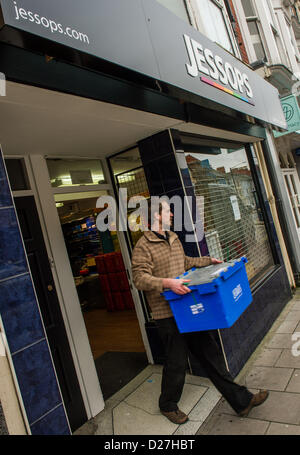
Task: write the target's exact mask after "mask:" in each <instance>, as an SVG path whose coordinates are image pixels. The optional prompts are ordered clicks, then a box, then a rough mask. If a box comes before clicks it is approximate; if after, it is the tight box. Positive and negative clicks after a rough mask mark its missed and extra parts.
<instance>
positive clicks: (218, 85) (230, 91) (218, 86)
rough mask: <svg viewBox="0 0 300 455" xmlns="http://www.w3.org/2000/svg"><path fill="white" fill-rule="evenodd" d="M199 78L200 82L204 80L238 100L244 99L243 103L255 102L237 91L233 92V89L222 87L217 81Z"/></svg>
mask: <svg viewBox="0 0 300 455" xmlns="http://www.w3.org/2000/svg"><path fill="white" fill-rule="evenodd" d="M200 79H201V81H202V82H205V84H208V85H211V86H212V87H215V88H217V89H219V90H222V91H223V92H226V93H228V94H229V95H232V96H235V97H236V98H239V99H240V100H242V101H245V103H248V104H251V105H252V106H255V104H254V103H253V102H252V101H250V100H248V98H245V97H244V96H242V95H240V94H239V93H236V92H234V91H233V90H230V89H229V88H226V87H223V85H220V84H217V82H214V81H211V80H210V79H207V77H204V76H201V77H200Z"/></svg>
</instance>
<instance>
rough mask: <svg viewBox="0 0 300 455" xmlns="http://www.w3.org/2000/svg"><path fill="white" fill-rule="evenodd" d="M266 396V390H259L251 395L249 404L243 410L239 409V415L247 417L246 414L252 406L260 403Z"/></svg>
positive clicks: (267, 394) (267, 393)
mask: <svg viewBox="0 0 300 455" xmlns="http://www.w3.org/2000/svg"><path fill="white" fill-rule="evenodd" d="M268 396H269V392H268V391H267V390H261V391H260V392H258V393H256V394H255V395H253V397H252V399H251V401H250V403H249V406H248V407H247V408H246V409H244V410H243V411H241V412H240V413H239V416H240V417H247V415H248V414H249V412H250V411H251V409H252V408H253V407H254V406H259V405H260V404H262V403H263V402H264V401H265V400H266V399H267V398H268Z"/></svg>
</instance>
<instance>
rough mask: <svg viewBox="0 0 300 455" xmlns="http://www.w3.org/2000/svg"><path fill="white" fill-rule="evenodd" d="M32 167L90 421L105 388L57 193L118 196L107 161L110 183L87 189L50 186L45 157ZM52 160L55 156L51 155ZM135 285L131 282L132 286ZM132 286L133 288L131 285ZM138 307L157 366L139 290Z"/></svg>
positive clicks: (125, 256) (122, 242)
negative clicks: (77, 288)
mask: <svg viewBox="0 0 300 455" xmlns="http://www.w3.org/2000/svg"><path fill="white" fill-rule="evenodd" d="M27 158H28V164H29V168H30V173H31V174H32V178H33V181H34V187H35V190H34V193H35V199H36V203H37V209H38V213H39V216H40V220H41V225H42V230H43V235H44V239H45V244H46V248H47V252H48V256H49V262H50V265H51V270H52V273H53V277H54V282H55V286H56V289H57V295H58V299H59V303H60V307H61V311H62V313H63V319H64V322H65V327H66V331H67V336H68V339H69V344H70V348H71V352H72V356H73V361H74V364H75V369H76V373H77V376H78V380H79V385H80V389H81V393H82V397H83V401H84V404H85V408H86V412H87V417H88V419H90V418H92V417H94V416H96V415H97V414H99V412H101V411H102V410H103V409H104V407H105V403H104V399H103V395H102V391H101V385H100V382H99V378H98V375H97V371H96V367H95V362H94V359H93V355H92V351H91V346H90V342H89V339H88V334H87V331H86V326H85V323H84V318H83V315H82V311H81V308H80V303H79V298H78V294H77V290H76V286H75V282H74V278H73V274H72V270H71V266H70V261H69V256H68V253H67V248H66V245H65V240H64V237H63V232H62V228H61V223H60V220H59V216H58V211H57V208H56V205H55V200H54V194H55V193H56V194H64V193H72V192H74V193H75V192H76V193H78V192H84V191H97V190H106V191H107V192H108V193H109V194H110V195H112V196H114V192H113V188H112V185H111V181H110V177H109V175H107V174H108V172H107V168H106V163H105V160H102V159H100V158H99V160H100V161H101V163H102V166H103V172H104V177H105V180H106V181H107V182H108V183H107V184H100V185H93V186H90V187H89V186H88V185H85V186H84V187H78V186H76V187H66V188H53V187H52V186H51V183H50V177H49V172H48V168H47V163H46V159H45V157H44V156H42V155H30V156H29V157H27ZM51 158H52V156H51ZM59 158H62V159H64V158H65V159H68V158H75V159H83V160H88V159H93V160H95V159H97V157H94V156H93V157H84V158H81V157H78V156H76V157H71V156H60V157H59ZM117 235H118V240H119V243H120V247H121V252H122V255H123V260H124V264H125V267H126V269H127V271H128V276H129V281H130V282H131V271H130V270H131V269H130V259H129V255H128V250H127V247H126V242H125V240H124V235H123V233H122V232H117ZM130 284H131V283H130ZM131 287H132V286H131ZM131 291H132V297H133V300H134V304H135V310H136V314H137V318H138V323H139V327H140V331H141V335H142V339H143V342H144V346H145V350H146V353H147V356H148V361H149V363H153V358H152V353H151V349H150V345H149V342H148V337H147V334H146V330H145V320H144V315H143V311H142V308H141V303H140V300H139V295H138V293H137V291H136V290H135V289H131Z"/></svg>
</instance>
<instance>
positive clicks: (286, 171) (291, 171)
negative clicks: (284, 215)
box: [281, 168, 300, 240]
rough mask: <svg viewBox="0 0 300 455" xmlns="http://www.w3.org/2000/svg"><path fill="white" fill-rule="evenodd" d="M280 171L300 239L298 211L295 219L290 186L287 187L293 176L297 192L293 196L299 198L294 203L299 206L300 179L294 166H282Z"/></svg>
mask: <svg viewBox="0 0 300 455" xmlns="http://www.w3.org/2000/svg"><path fill="white" fill-rule="evenodd" d="M281 171H282V174H283V179H284V184H285V189H286V192H287V194H288V200H289V204H290V208H291V212H292V214H293V219H294V223H295V227H296V231H297V233H298V237H299V240H300V211H299V215H298V219H296V216H297V215H296V214H295V212H294V207H293V201H292V200H291V195H290V188H288V185H291V186H293V184H292V183H291V182H290V177H291V176H293V177H294V181H295V185H296V190H297V193H296V194H295V198H296V197H297V196H298V199H299V202H295V204H298V206H299V205H300V181H299V175H298V172H297V169H296V168H282V169H281ZM286 177H287V179H288V183H287V180H286ZM298 210H299V209H298Z"/></svg>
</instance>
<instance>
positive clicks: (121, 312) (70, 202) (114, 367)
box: [47, 159, 148, 400]
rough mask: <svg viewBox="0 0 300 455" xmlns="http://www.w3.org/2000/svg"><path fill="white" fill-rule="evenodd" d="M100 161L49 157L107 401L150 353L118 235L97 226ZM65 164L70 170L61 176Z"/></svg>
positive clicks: (49, 168) (134, 374) (67, 247)
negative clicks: (143, 335)
mask: <svg viewBox="0 0 300 455" xmlns="http://www.w3.org/2000/svg"><path fill="white" fill-rule="evenodd" d="M78 162H79V163H78ZM99 163H100V161H99V160H78V159H74V160H71V159H66V160H65V159H64V160H53V159H49V160H47V165H48V170H49V174H50V181H51V183H52V186H54V188H55V190H54V199H55V204H56V208H57V212H58V216H59V220H60V224H61V229H62V233H63V237H64V241H65V245H66V250H67V254H68V258H69V261H70V265H71V269H72V274H73V278H74V284H75V286H76V291H77V294H78V299H79V302H80V308H81V311H82V316H83V319H84V323H85V327H86V331H87V335H88V339H89V343H90V346H91V351H92V355H93V359H94V362H95V366H96V371H97V374H98V378H99V382H100V386H101V390H102V394H103V397H104V400H107V399H108V398H109V397H111V396H112V395H113V394H114V393H116V392H117V391H118V390H120V389H121V388H122V387H124V386H125V385H126V384H127V383H128V382H129V381H130V380H131V379H133V378H134V377H135V376H136V375H137V374H138V373H139V372H140V371H142V370H143V369H144V368H145V367H146V366H147V365H148V357H147V354H146V352H145V347H144V342H143V339H142V335H141V331H140V327H139V321H138V317H137V314H136V310H135V305H134V300H133V297H132V293H131V285H130V280H129V279H128V270H127V268H126V266H125V261H124V260H123V255H122V252H121V247H120V242H119V238H118V235H119V234H118V233H117V232H116V231H111V230H107V231H105V232H100V231H99V230H98V229H97V226H96V220H97V216H98V215H99V213H100V212H101V211H102V210H103V208H102V209H99V208H97V200H98V198H99V197H100V196H103V195H107V194H108V192H107V190H101V189H98V188H99V187H98V185H99V181H100V182H101V183H103V180H101V178H100V177H99V170H98V171H96V170H95V166H98V167H99ZM63 167H64V168H65V169H64V174H65V175H64V176H62V175H60V176H59V175H58V173H59V172H62V171H61V169H62V168H63ZM77 167H78V170H76V168H77ZM67 168H68V172H69V174H68V176H66V169H67ZM87 168H89V169H87ZM59 169H60V170H59ZM70 169H71V170H70ZM96 172H98V176H97V178H96V179H94V177H93V175H95V173H96ZM68 179H69V180H68ZM94 181H95V183H94ZM53 183H54V185H53ZM101 183H100V185H101ZM79 184H80V188H78V186H77V185H79ZM82 185H85V188H84V191H82ZM93 185H94V186H93ZM97 187H98V188H97ZM66 191H68V192H66Z"/></svg>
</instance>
